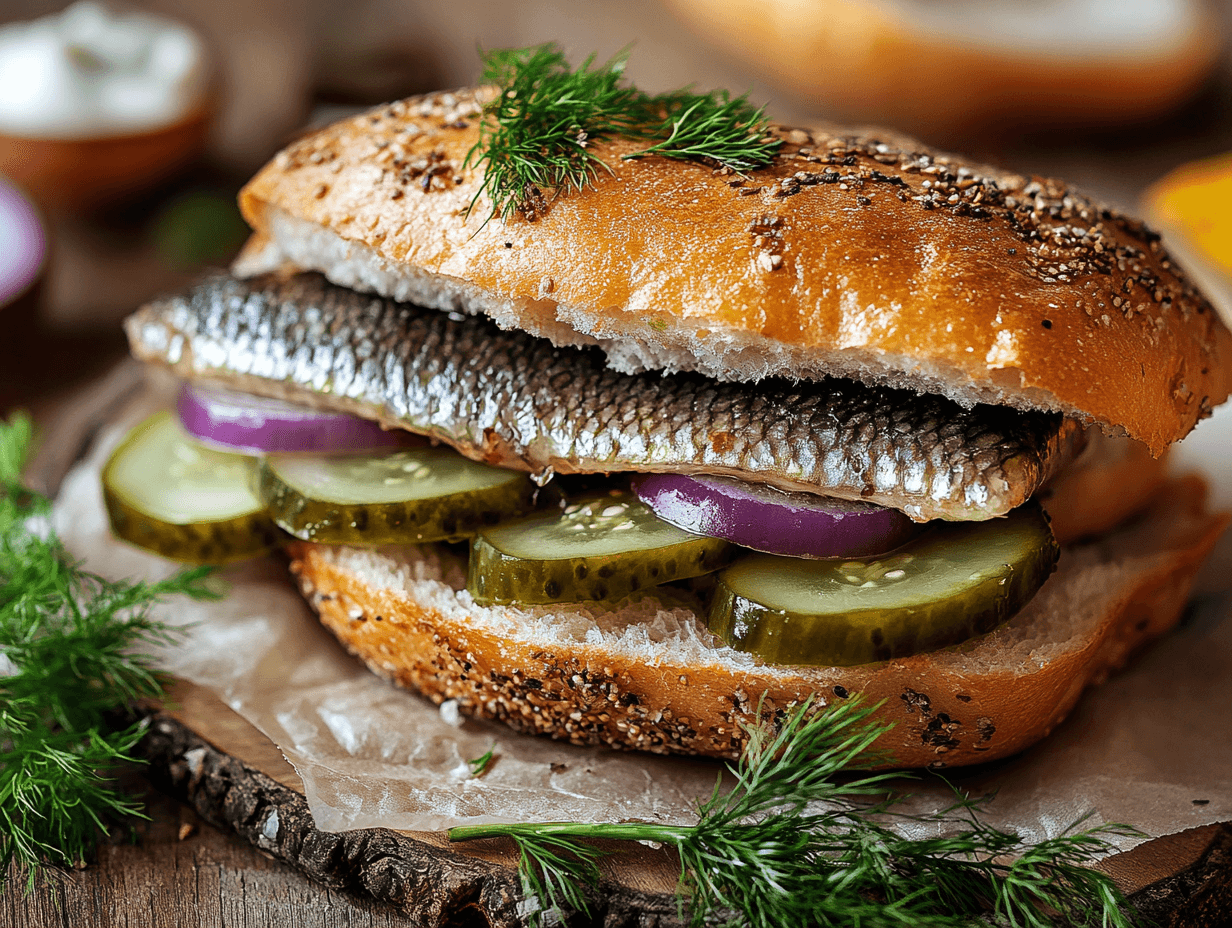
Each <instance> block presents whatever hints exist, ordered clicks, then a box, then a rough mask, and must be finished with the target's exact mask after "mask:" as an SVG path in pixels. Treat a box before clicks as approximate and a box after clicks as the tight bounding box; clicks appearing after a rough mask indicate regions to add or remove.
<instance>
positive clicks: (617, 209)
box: [240, 92, 1232, 454]
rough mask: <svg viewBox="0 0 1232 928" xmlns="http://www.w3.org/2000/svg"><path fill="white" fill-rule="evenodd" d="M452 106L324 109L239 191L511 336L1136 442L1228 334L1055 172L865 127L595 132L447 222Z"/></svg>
mask: <svg viewBox="0 0 1232 928" xmlns="http://www.w3.org/2000/svg"><path fill="white" fill-rule="evenodd" d="M476 113H477V103H476V97H475V95H473V94H472V93H470V92H459V93H457V94H442V95H437V96H435V97H428V98H420V99H416V100H411V101H404V102H403V103H399V104H393V105H391V106H389V107H385V108H382V109H380V110H376V111H373V112H372V113H371V114H366V115H362V116H359V117H356V118H353V119H350V120H346V121H343V122H340V123H337V124H335V125H333V126H330V127H328V128H326V129H324V130H322V131H320V132H318V133H315V134H313V135H311V136H308V137H307V138H304V139H302V140H300V141H299V142H297V143H295V144H294V145H292V146H291V147H290V148H288V149H287V150H286V151H284V152H283V153H281V154H280V155H279V156H278V157H276V158H275V159H274V160H273V161H272V162H271V163H270V164H268V165H267V166H266V167H265V168H263V169H262V170H261V171H260V172H259V173H258V174H257V175H256V177H255V178H254V179H253V180H252V181H251V182H250V183H249V184H248V185H247V186H246V187H245V188H244V190H243V191H242V192H241V194H240V204H241V208H242V210H243V212H244V215H245V217H246V218H247V219H248V221H249V222H250V223H251V224H252V226H253V228H254V229H255V230H256V231H257V234H258V236H262V237H264V238H265V239H266V240H267V241H268V240H269V237H270V236H271V235H272V232H271V228H270V226H271V224H272V223H273V222H274V218H275V217H276V216H278V215H282V214H286V215H289V216H291V217H294V218H295V219H297V220H303V221H305V222H307V223H313V224H319V225H320V226H322V227H324V228H326V229H329V230H332V232H333V233H336V234H337V235H338V236H341V238H342V239H343V240H345V242H346V243H351V244H353V245H355V246H356V247H357V248H358V249H359V250H361V251H364V252H365V254H367V253H369V252H370V253H371V254H372V255H375V256H376V257H377V258H379V259H380V260H383V261H385V262H388V263H390V264H395V265H397V266H399V267H403V268H410V269H412V270H414V271H416V272H417V273H421V274H427V275H429V276H430V277H431V279H432V280H436V281H442V282H444V283H448V284H451V285H456V284H457V282H458V281H462V282H464V283H465V284H466V285H467V286H468V287H470V288H471V290H470V291H468V292H479V293H483V294H488V295H490V296H491V298H492V299H493V300H503V301H507V302H508V304H509V305H512V306H514V307H515V309H516V310H517V311H518V312H519V313H521V316H520V317H518V318H516V319H515V320H514V321H516V322H517V324H519V325H523V327H525V328H528V329H530V330H532V331H535V330H536V328H535V326H536V324H538V322H543V320H544V319H546V320H548V321H547V322H543V325H544V326H547V325H549V323H550V324H552V325H555V324H556V318H557V317H558V316H559V317H564V316H570V317H571V318H572V319H574V320H577V319H583V318H584V319H587V320H589V325H590V328H589V329H588V330H587V335H589V336H591V337H594V338H598V339H600V340H602V339H608V338H610V339H612V340H613V341H620V340H623V341H628V340H641V341H642V342H645V343H646V344H653V345H658V346H661V347H663V348H664V350H665V351H669V352H675V354H673V355H672V358H673V360H672V361H671V362H670V363H665V364H664V365H663V366H681V367H687V366H689V365H688V364H687V363H684V362H681V361H680V357H679V355H680V353H681V352H685V353H688V352H690V351H692V352H693V355H692V356H693V357H696V358H698V359H699V360H698V363H697V364H696V365H695V367H696V368H697V369H700V370H706V371H707V372H709V373H712V374H715V375H716V376H729V377H730V379H745V377H742V375H741V370H740V369H739V367H738V366H736V367H733V368H731V369H730V370H725V371H719V372H718V373H717V374H716V372H715V371H714V370H712V369H710V368H708V367H707V366H706V365H707V363H708V357H709V356H711V355H715V354H717V353H721V352H722V350H724V346H728V347H730V346H732V345H735V346H736V347H737V348H739V349H740V351H741V352H743V353H742V354H740V357H744V356H747V355H749V354H750V353H756V352H759V351H763V352H767V353H769V354H773V353H774V352H776V351H777V352H779V354H778V355H775V357H779V358H781V359H783V364H782V366H781V368H777V369H776V368H774V367H773V366H770V367H766V366H765V365H764V364H763V365H762V366H761V367H758V368H757V371H756V373H755V374H754V375H752V376H761V375H762V374H766V373H771V374H773V373H776V372H777V373H783V374H789V375H790V374H793V373H795V372H797V371H803V373H804V374H805V375H806V376H816V375H817V374H818V373H819V372H821V373H824V372H825V371H826V370H831V371H832V372H835V373H842V374H846V375H849V376H856V377H858V378H859V379H864V380H870V381H880V382H891V383H897V384H898V385H900V386H915V387H917V388H919V389H929V390H932V391H933V392H943V393H947V395H952V396H955V398H958V399H960V401H961V400H962V399H963V398H964V397H965V398H966V400H967V401H968V402H972V401H976V400H979V401H990V402H1002V403H1008V404H1011V405H1017V406H1036V407H1043V408H1051V409H1058V410H1061V411H1063V412H1066V413H1067V414H1070V415H1074V416H1077V417H1079V418H1085V419H1088V420H1090V419H1094V420H1095V421H1098V422H1100V423H1102V424H1104V425H1105V426H1106V427H1108V428H1109V429H1111V430H1112V431H1115V432H1119V431H1122V430H1123V431H1124V432H1126V433H1128V434H1129V435H1130V436H1132V437H1134V438H1137V439H1139V440H1140V441H1142V442H1144V443H1145V444H1147V445H1148V446H1149V447H1150V448H1151V449H1152V451H1153V452H1154V453H1156V454H1158V453H1160V452H1161V451H1162V450H1163V448H1164V447H1166V446H1167V445H1168V444H1169V443H1170V442H1172V441H1175V440H1177V439H1179V438H1181V437H1183V436H1184V435H1185V434H1186V433H1188V431H1189V430H1190V428H1191V427H1192V426H1193V425H1194V423H1195V422H1197V421H1198V419H1199V418H1201V417H1202V416H1204V415H1205V414H1207V413H1208V412H1209V410H1210V408H1211V407H1212V406H1214V405H1217V404H1218V403H1220V402H1222V401H1223V400H1224V399H1225V398H1226V397H1227V395H1228V390H1229V374H1228V369H1229V361H1230V360H1232V335H1230V334H1229V332H1228V330H1227V329H1226V328H1225V327H1224V326H1223V324H1222V323H1221V322H1220V321H1219V320H1218V319H1217V318H1216V316H1215V313H1213V312H1212V311H1211V309H1210V307H1209V305H1208V304H1207V302H1206V300H1205V299H1204V298H1203V297H1202V296H1201V295H1200V294H1198V293H1197V292H1196V291H1195V290H1194V289H1193V288H1192V287H1191V286H1190V285H1189V283H1188V282H1187V281H1186V280H1184V279H1183V278H1182V277H1180V276H1179V275H1178V272H1177V271H1176V270H1175V268H1174V267H1173V266H1172V263H1171V261H1170V260H1169V258H1168V256H1167V254H1166V253H1165V252H1164V250H1163V249H1162V248H1161V247H1160V245H1159V243H1158V239H1157V237H1156V236H1154V235H1153V234H1152V233H1150V232H1149V230H1147V229H1145V228H1144V227H1143V226H1142V225H1141V224H1139V223H1137V222H1135V221H1133V220H1130V219H1127V218H1125V217H1123V216H1121V215H1119V214H1117V213H1115V212H1113V211H1111V210H1108V209H1106V208H1104V207H1102V206H1100V205H1098V204H1095V203H1093V202H1091V201H1089V200H1087V199H1085V198H1083V197H1082V196H1080V195H1078V194H1075V193H1073V192H1072V191H1070V190H1068V189H1067V188H1066V187H1065V186H1064V185H1062V184H1060V183H1058V182H1054V181H1046V180H1045V181H1039V180H1032V179H1030V178H1026V177H1022V176H1018V175H1013V174H1008V173H1003V172H999V171H994V170H991V169H986V168H982V167H979V166H975V165H968V164H965V163H963V162H961V161H959V160H957V159H955V158H952V157H950V156H946V155H941V154H939V153H936V152H931V151H929V150H928V149H926V148H925V147H924V146H922V145H920V144H918V143H915V142H912V141H910V140H904V139H902V138H899V137H894V136H892V135H888V134H880V135H869V134H860V133H845V132H830V131H823V130H815V131H804V130H797V129H783V130H781V133H780V134H781V135H782V137H783V138H784V140H785V144H784V147H783V149H782V154H781V156H780V157H779V158H778V159H776V161H775V162H774V163H773V164H772V165H771V166H769V167H767V168H765V169H761V170H757V171H754V172H752V174H751V175H750V176H749V178H748V179H747V180H741V179H740V178H739V177H736V176H734V175H731V174H729V173H724V172H721V171H716V170H712V169H711V168H709V167H706V166H702V165H698V164H694V163H682V162H675V161H668V160H666V159H661V158H645V159H638V160H629V161H621V160H620V156H621V155H622V154H625V153H628V152H631V151H633V150H635V148H636V147H637V145H636V144H635V143H633V142H630V141H627V140H616V141H612V142H606V143H596V144H594V145H593V146H592V151H594V153H595V154H597V155H598V156H599V157H600V158H602V159H603V160H604V161H605V162H606V163H607V164H608V165H610V166H611V167H612V170H613V172H614V176H612V177H607V176H605V175H604V176H602V179H601V181H600V182H599V184H598V186H597V187H595V188H588V189H586V190H585V191H582V192H580V193H576V194H570V195H567V196H563V197H561V198H560V199H559V200H556V201H554V202H553V203H551V204H550V208H549V209H548V210H547V212H546V214H545V215H542V216H540V217H539V218H538V219H537V220H535V221H533V222H531V221H527V220H525V219H522V218H516V219H514V220H511V221H510V222H509V223H508V224H506V223H503V222H501V221H499V220H493V221H491V222H488V223H487V224H486V225H484V220H485V219H486V217H487V213H488V208H489V204H488V202H487V201H486V200H485V199H483V198H482V197H481V198H480V199H479V201H478V204H477V207H476V209H475V211H474V213H472V215H471V216H470V218H469V220H466V219H464V215H465V211H466V208H467V206H468V205H469V204H470V203H471V200H472V198H474V197H475V195H476V192H477V190H478V184H479V182H480V179H481V177H480V174H479V172H478V171H477V170H476V169H474V168H464V167H463V163H464V161H465V159H466V155H467V152H468V150H469V149H470V147H471V146H472V145H473V144H474V143H475V141H476V138H477V118H476ZM317 269H321V270H325V272H326V273H327V275H329V276H331V277H333V279H335V280H337V281H338V282H341V283H347V284H349V285H356V284H355V282H354V281H352V280H348V279H341V280H340V279H339V278H338V277H337V276H335V275H334V274H331V270H330V269H329V268H325V267H319V268H317ZM344 276H345V275H344ZM536 320H538V322H537V321H536ZM502 321H503V322H509V320H508V319H506V320H502ZM510 324H512V323H510ZM579 325H580V323H579ZM609 354H610V352H609ZM814 356H816V357H818V358H821V360H822V362H824V363H820V364H819V366H818V367H817V368H814V367H813V366H812V362H811V360H810V359H811V358H813V357H814ZM766 363H769V362H766ZM895 371H900V372H905V375H904V376H902V377H896V375H895V373H894V372H895ZM745 376H748V375H747V374H746V375H745ZM913 377H916V378H917V379H916V380H913V379H912V378H913ZM938 382H940V383H942V386H941V387H938V386H936V384H937V383H938ZM947 383H948V384H950V388H947V387H946V386H945V384H947Z"/></svg>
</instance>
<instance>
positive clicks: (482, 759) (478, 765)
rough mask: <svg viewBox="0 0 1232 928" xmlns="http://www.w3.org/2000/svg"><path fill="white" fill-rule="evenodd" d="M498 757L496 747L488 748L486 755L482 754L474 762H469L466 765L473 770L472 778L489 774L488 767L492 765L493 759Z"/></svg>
mask: <svg viewBox="0 0 1232 928" xmlns="http://www.w3.org/2000/svg"><path fill="white" fill-rule="evenodd" d="M495 756H496V745H495V744H494V745H492V747H490V748H488V751H487V753H486V754H480V755H479V756H478V757H476V758H475V759H474V760H468V761H467V762H466V765H467V766H468V767H470V768H471V776H472V777H481V776H483V775H484V773H486V772H487V769H488V765H489V764H491V763H492V759H493V758H494V757H495Z"/></svg>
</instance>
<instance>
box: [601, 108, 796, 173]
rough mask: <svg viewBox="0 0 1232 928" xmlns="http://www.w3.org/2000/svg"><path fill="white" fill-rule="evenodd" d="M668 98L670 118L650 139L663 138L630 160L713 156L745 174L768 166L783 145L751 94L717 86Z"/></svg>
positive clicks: (723, 163) (627, 156) (697, 158)
mask: <svg viewBox="0 0 1232 928" xmlns="http://www.w3.org/2000/svg"><path fill="white" fill-rule="evenodd" d="M666 97H667V99H666V100H663V101H662V102H664V103H666V104H668V105H666V106H665V109H666V110H667V116H666V117H665V118H664V120H663V121H662V122H661V123H660V124H659V126H658V127H657V129H655V130H654V131H653V132H651V133H650V137H651V138H659V139H662V141H659V142H656V143H655V144H653V145H651V146H649V147H648V148H645V149H643V150H642V151H638V152H632V153H631V154H628V155H625V156H624V157H625V158H641V157H644V156H645V155H661V156H662V157H664V158H675V159H679V160H709V161H714V162H717V163H718V164H720V165H722V166H724V167H728V168H731V169H732V170H734V171H740V172H745V171H751V170H753V169H754V168H759V167H762V166H763V165H765V164H767V163H768V162H769V160H770V158H771V156H772V155H773V153H774V152H775V151H776V150H777V149H778V148H779V146H780V145H782V140H781V139H777V138H774V137H773V136H770V135H769V134H768V133H767V128H768V127H767V121H766V115H765V107H761V108H758V107H755V106H753V105H752V104H751V103H749V100H748V96H747V95H744V96H739V97H732V96H731V94H729V93H728V92H727V91H726V90H715V91H712V92H710V93H708V94H689V93H681V94H671V95H666ZM656 102H660V101H659V100H656Z"/></svg>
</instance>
